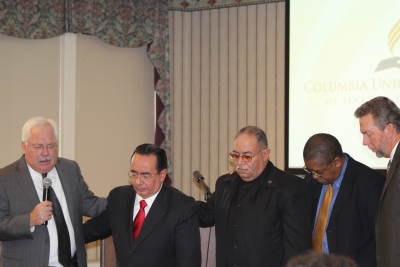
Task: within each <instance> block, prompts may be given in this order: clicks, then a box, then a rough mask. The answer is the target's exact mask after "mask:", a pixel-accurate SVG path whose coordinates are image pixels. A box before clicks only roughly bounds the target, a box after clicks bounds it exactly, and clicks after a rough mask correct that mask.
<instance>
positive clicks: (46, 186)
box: [42, 177, 53, 225]
mask: <svg viewBox="0 0 400 267" xmlns="http://www.w3.org/2000/svg"><path fill="white" fill-rule="evenodd" d="M52 183H53V182H52V181H51V179H50V178H47V177H46V178H43V180H42V184H43V201H46V200H50V186H51V184H52ZM43 224H44V225H47V221H45V222H44V223H43Z"/></svg>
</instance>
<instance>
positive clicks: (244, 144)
mask: <svg viewBox="0 0 400 267" xmlns="http://www.w3.org/2000/svg"><path fill="white" fill-rule="evenodd" d="M233 149H234V150H235V151H238V152H242V153H243V152H248V151H254V150H257V138H256V137H255V136H254V135H248V134H240V135H238V136H237V137H236V139H235V142H234V144H233Z"/></svg>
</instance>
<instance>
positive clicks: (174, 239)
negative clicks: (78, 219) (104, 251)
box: [84, 144, 201, 267]
mask: <svg viewBox="0 0 400 267" xmlns="http://www.w3.org/2000/svg"><path fill="white" fill-rule="evenodd" d="M166 176H167V155H166V153H165V150H164V149H161V148H159V147H157V146H155V145H151V144H143V145H140V146H138V147H137V148H136V150H135V151H134V152H133V155H132V158H131V168H130V170H129V177H130V178H131V179H132V186H131V185H127V186H121V187H117V188H115V189H113V190H112V191H111V192H110V194H109V196H108V205H107V208H106V210H105V211H104V212H103V213H102V214H101V216H99V217H97V218H94V219H92V220H89V221H87V222H86V223H85V225H84V233H85V241H86V242H91V241H94V240H97V239H102V238H105V237H107V236H109V235H110V234H112V236H113V239H114V245H115V254H116V258H117V266H119V267H125V266H165V267H177V266H182V267H188V266H190V267H199V266H200V265H201V251H200V232H199V223H198V219H197V207H196V203H195V201H194V200H192V199H191V198H189V197H188V196H186V195H184V194H183V193H182V192H180V191H178V190H176V189H174V188H172V187H170V186H168V185H167V184H165V183H163V182H164V180H165V177H166ZM143 200H144V201H145V202H143ZM143 203H144V205H143V206H145V207H144V213H145V215H143V217H144V216H145V219H144V222H143V225H142V226H141V228H140V227H138V226H137V223H136V222H137V218H139V217H140V216H141V215H140V214H143V210H142V208H143V206H142V204H143ZM146 205H147V206H146Z"/></svg>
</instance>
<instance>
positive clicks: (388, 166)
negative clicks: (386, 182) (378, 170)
mask: <svg viewBox="0 0 400 267" xmlns="http://www.w3.org/2000/svg"><path fill="white" fill-rule="evenodd" d="M391 164H392V160H389V162H388V165H387V168H386V176H388V174H389V170H390V165H391Z"/></svg>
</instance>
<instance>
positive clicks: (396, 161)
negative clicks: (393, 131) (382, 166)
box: [375, 144, 400, 222]
mask: <svg viewBox="0 0 400 267" xmlns="http://www.w3.org/2000/svg"><path fill="white" fill-rule="evenodd" d="M399 162H400V144H398V145H397V148H396V152H395V153H394V156H393V160H392V163H391V165H390V170H389V173H388V175H387V177H386V182H385V185H384V186H383V190H382V194H381V199H380V201H379V206H378V212H377V214H376V219H375V222H378V220H379V216H380V211H381V206H382V201H383V199H384V197H385V194H386V190H387V188H388V186H389V184H390V182H391V181H392V178H393V176H394V173H395V172H396V171H397V167H398V165H399Z"/></svg>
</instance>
